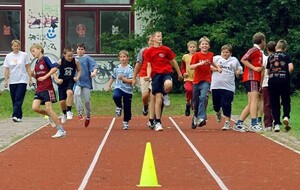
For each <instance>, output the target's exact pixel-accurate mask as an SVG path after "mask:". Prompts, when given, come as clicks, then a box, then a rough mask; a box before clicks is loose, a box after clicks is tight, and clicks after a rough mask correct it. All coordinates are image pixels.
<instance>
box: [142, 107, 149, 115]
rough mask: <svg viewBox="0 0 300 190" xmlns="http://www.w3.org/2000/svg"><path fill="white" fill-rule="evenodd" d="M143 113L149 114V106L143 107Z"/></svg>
mask: <svg viewBox="0 0 300 190" xmlns="http://www.w3.org/2000/svg"><path fill="white" fill-rule="evenodd" d="M143 115H144V116H146V115H148V106H144V107H143Z"/></svg>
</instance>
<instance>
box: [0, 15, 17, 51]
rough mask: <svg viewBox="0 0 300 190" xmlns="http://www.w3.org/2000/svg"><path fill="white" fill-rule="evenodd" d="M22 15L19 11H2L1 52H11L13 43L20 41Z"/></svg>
mask: <svg viewBox="0 0 300 190" xmlns="http://www.w3.org/2000/svg"><path fill="white" fill-rule="evenodd" d="M20 14H21V11H17V10H8V11H3V10H0V26H1V28H2V30H1V33H0V42H1V43H0V51H11V45H10V43H11V41H12V40H13V39H19V40H20V24H21V23H20V18H21V16H20Z"/></svg>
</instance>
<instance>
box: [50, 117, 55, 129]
mask: <svg viewBox="0 0 300 190" xmlns="http://www.w3.org/2000/svg"><path fill="white" fill-rule="evenodd" d="M49 122H50V125H51V127H56V125H55V123H54V122H53V120H52V118H51V117H50V116H49Z"/></svg>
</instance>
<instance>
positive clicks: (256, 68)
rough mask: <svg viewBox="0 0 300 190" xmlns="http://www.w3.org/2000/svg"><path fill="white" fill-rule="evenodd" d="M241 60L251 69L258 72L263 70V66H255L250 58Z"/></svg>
mask: <svg viewBox="0 0 300 190" xmlns="http://www.w3.org/2000/svg"><path fill="white" fill-rule="evenodd" d="M241 62H242V63H243V64H244V65H245V66H246V67H248V68H249V69H252V70H253V71H256V72H261V71H262V70H263V67H254V65H252V64H251V63H250V62H249V61H248V60H245V59H242V60H241Z"/></svg>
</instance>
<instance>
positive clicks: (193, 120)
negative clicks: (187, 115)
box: [192, 116, 198, 129]
mask: <svg viewBox="0 0 300 190" xmlns="http://www.w3.org/2000/svg"><path fill="white" fill-rule="evenodd" d="M197 121H198V119H197V117H195V116H194V117H193V119H192V129H196V128H197Z"/></svg>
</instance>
